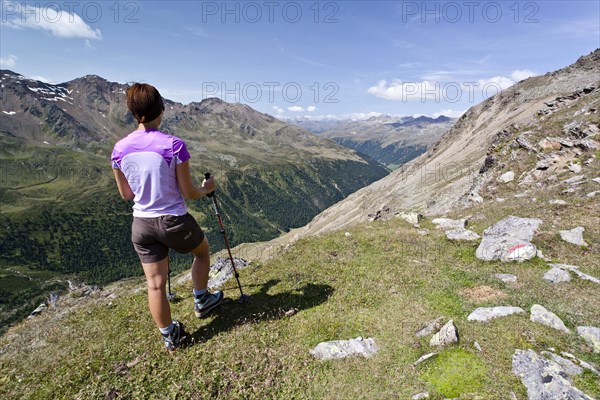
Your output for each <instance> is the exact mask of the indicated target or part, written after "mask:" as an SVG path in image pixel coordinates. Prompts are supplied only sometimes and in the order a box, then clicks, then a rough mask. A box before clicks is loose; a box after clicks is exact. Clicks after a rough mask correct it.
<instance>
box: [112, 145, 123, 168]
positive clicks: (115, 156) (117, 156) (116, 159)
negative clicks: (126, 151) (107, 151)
mask: <svg viewBox="0 0 600 400" xmlns="http://www.w3.org/2000/svg"><path fill="white" fill-rule="evenodd" d="M110 159H111V161H112V167H113V168H115V169H121V160H122V159H123V154H122V153H121V152H120V151H119V150H117V146H115V147H114V148H113V151H112V156H111V157H110Z"/></svg>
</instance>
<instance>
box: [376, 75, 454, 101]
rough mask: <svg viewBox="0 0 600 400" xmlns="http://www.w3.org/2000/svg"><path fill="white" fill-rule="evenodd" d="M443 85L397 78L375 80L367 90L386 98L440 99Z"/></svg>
mask: <svg viewBox="0 0 600 400" xmlns="http://www.w3.org/2000/svg"><path fill="white" fill-rule="evenodd" d="M442 89H443V87H442V84H440V83H439V82H429V81H421V82H402V81H401V80H399V79H396V80H394V81H393V82H391V83H388V82H387V81H386V80H381V81H379V82H377V85H376V86H371V87H370V88H369V89H368V90H367V92H368V93H370V94H372V95H374V96H376V97H381V98H383V99H386V100H395V101H411V100H421V101H423V102H424V101H426V100H427V99H430V98H431V99H440V98H441V91H442Z"/></svg>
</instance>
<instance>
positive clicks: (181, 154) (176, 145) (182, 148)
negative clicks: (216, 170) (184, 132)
mask: <svg viewBox="0 0 600 400" xmlns="http://www.w3.org/2000/svg"><path fill="white" fill-rule="evenodd" d="M173 156H174V157H176V159H177V161H176V162H177V164H181V163H183V162H186V161H187V160H189V159H190V158H191V157H190V153H189V152H188V150H187V147H186V145H185V142H184V141H183V140H181V139H179V138H178V137H173Z"/></svg>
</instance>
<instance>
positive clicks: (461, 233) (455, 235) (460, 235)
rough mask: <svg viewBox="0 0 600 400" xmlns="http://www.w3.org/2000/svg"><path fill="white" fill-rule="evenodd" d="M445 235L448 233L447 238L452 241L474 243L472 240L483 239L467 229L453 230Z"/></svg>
mask: <svg viewBox="0 0 600 400" xmlns="http://www.w3.org/2000/svg"><path fill="white" fill-rule="evenodd" d="M445 233H446V237H447V238H448V239H450V240H467V241H472V240H477V239H479V238H480V237H481V236H479V235H478V234H477V233H475V232H473V231H471V230H468V229H465V228H461V229H452V230H449V231H446V232H445Z"/></svg>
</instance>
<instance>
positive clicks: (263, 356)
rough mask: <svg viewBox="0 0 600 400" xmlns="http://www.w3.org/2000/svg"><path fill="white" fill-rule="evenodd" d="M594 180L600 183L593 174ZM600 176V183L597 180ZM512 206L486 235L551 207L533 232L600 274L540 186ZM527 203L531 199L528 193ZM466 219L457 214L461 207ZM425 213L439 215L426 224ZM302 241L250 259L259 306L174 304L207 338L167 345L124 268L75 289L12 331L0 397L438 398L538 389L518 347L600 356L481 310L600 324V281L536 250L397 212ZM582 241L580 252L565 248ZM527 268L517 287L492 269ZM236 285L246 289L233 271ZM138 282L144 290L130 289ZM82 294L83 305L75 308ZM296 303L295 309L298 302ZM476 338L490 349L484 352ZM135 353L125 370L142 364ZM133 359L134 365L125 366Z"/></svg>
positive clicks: (581, 383)
mask: <svg viewBox="0 0 600 400" xmlns="http://www.w3.org/2000/svg"><path fill="white" fill-rule="evenodd" d="M591 183H593V182H591ZM591 183H590V184H591ZM516 201H517V203H515V204H511V205H500V206H499V207H498V206H495V205H493V206H489V205H481V206H478V208H477V209H475V210H469V211H470V212H475V213H477V215H478V216H479V217H478V219H477V220H476V221H475V223H474V225H473V226H474V228H473V229H475V230H476V231H477V232H479V233H481V230H482V229H483V228H485V227H487V226H489V225H490V224H491V223H493V222H495V221H497V220H498V219H499V218H501V217H503V216H506V215H509V214H516V215H520V216H530V217H541V218H542V219H544V221H545V224H544V225H543V229H542V233H541V234H540V235H539V236H538V237H537V239H535V241H534V242H535V243H536V244H537V245H538V246H539V247H540V248H541V249H543V250H544V251H545V252H546V253H548V254H549V255H550V256H551V257H556V261H559V262H569V263H574V264H577V265H579V266H580V267H581V269H582V270H583V271H584V272H586V273H589V274H592V275H595V276H600V266H599V265H598V262H597V260H598V256H597V253H596V251H597V250H593V249H587V250H586V249H579V248H576V247H575V246H572V245H567V244H561V243H559V242H558V241H557V240H556V229H558V228H561V229H562V228H563V226H562V224H559V226H557V227H556V228H554V227H551V226H550V224H549V223H548V221H549V219H548V218H549V216H550V215H551V214H549V212H550V213H551V212H552V211H549V210H548V209H547V207H545V206H544V205H543V204H540V203H530V202H529V200H527V199H519V200H516ZM518 202H522V203H518ZM580 203H581V206H582V207H581V208H577V209H575V212H572V213H571V214H570V216H569V221H568V222H565V224H566V225H569V226H571V225H573V224H578V223H579V224H582V225H583V226H585V227H586V235H585V236H586V240H588V242H590V243H597V242H598V238H600V232H599V228H598V227H597V226H596V227H593V226H590V225H589V223H590V218H589V216H588V215H587V214H586V213H585V212H579V211H578V210H585V209H586V208H594V207H596V205H595V204H594V203H593V200H592V199H585V200H581V201H580ZM457 216H458V215H457ZM422 225H423V226H425V227H428V228H432V226H431V225H430V224H429V223H428V222H427V221H425V222H424V223H423V224H422ZM349 232H350V233H351V234H352V235H351V236H346V235H345V234H344V232H333V233H331V234H328V235H325V236H321V237H316V238H311V239H308V240H301V241H300V242H298V243H296V244H295V245H293V246H292V247H291V248H290V249H289V250H288V251H287V252H285V253H283V254H282V255H280V256H279V257H277V258H275V259H273V260H271V261H269V262H267V263H265V264H261V265H254V266H251V267H248V269H246V270H244V271H242V274H241V280H242V282H243V284H244V285H245V290H246V291H247V292H248V293H249V294H250V295H251V296H252V302H251V303H250V304H248V305H244V306H241V305H238V304H237V303H228V304H225V305H223V306H222V308H221V309H220V310H218V311H217V312H216V313H215V314H214V315H213V316H211V317H209V318H208V319H206V320H197V319H196V318H195V317H194V316H193V313H192V308H191V304H192V300H191V296H190V294H189V293H190V291H191V287H190V284H189V283H188V284H185V285H183V286H180V287H177V288H176V291H177V292H178V293H179V294H180V295H181V296H182V297H183V301H182V302H179V303H177V304H174V305H173V306H172V307H173V312H174V316H175V317H177V318H179V319H181V320H182V321H183V322H184V323H185V325H186V326H187V327H188V330H189V331H190V332H192V335H193V337H194V338H195V341H196V343H195V344H194V345H192V346H190V347H187V348H184V349H181V350H180V351H177V352H176V353H174V354H168V353H167V352H166V351H165V350H163V348H162V343H161V341H160V337H159V334H158V332H157V330H156V328H155V327H154V326H153V323H152V321H151V318H150V316H149V313H148V311H147V307H146V294H145V291H144V290H139V291H137V292H136V291H135V290H133V289H134V288H136V287H143V285H141V286H140V284H141V283H140V281H137V280H133V281H126V282H122V283H119V284H117V285H116V286H115V287H113V288H112V289H111V290H112V291H114V292H116V293H119V297H118V298H117V299H115V300H111V299H109V298H107V297H105V296H106V294H107V293H108V292H103V293H100V294H97V295H94V296H92V297H90V298H89V299H83V300H81V299H80V300H78V301H77V300H75V299H68V298H65V299H63V300H62V306H61V307H59V308H58V309H57V310H51V311H49V312H47V313H46V314H45V315H42V316H40V317H37V318H36V319H35V320H33V321H30V322H28V323H23V324H21V325H19V326H17V327H15V328H13V329H11V331H9V333H8V334H7V335H5V336H4V337H3V338H2V339H1V341H0V348H1V349H2V350H1V351H0V353H1V355H0V370H1V371H2V372H1V375H0V383H1V385H0V387H1V389H0V396H1V397H3V398H47V397H55V398H86V399H88V398H104V396H105V395H106V394H107V393H108V392H109V391H111V390H116V391H118V392H119V394H120V395H119V398H165V397H166V398H176V397H177V398H228V399H235V398H261V399H262V398H281V399H283V398H285V399H290V398H323V399H350V398H352V399H354V398H369V399H390V398H401V399H405V398H408V397H409V396H411V395H412V394H414V393H416V392H420V391H423V390H429V391H430V392H431V393H432V395H433V397H432V398H440V399H441V398H443V397H456V396H460V398H461V399H474V398H484V399H506V398H508V396H509V392H510V391H514V392H515V393H517V395H518V397H519V398H524V397H525V389H524V387H523V386H522V385H521V384H520V382H519V380H518V379H517V378H516V377H515V376H514V375H513V374H512V373H511V357H512V354H513V352H514V350H515V349H517V348H521V349H522V348H533V349H536V350H544V349H546V348H547V347H555V348H556V349H557V350H559V351H569V352H572V353H574V354H575V355H576V356H578V357H580V358H582V359H584V360H587V361H591V362H595V363H597V364H600V356H599V355H597V354H595V355H594V354H592V353H591V351H590V348H589V347H588V346H586V345H585V343H584V342H583V341H582V340H581V339H580V338H579V337H578V336H577V335H576V334H571V335H563V334H560V333H557V332H556V331H553V330H552V329H550V328H546V327H543V326H541V325H538V324H534V323H532V322H530V321H529V320H528V318H527V316H522V315H521V316H511V317H507V318H502V319H499V320H495V321H493V322H492V323H489V324H481V323H475V322H468V321H467V320H466V317H467V315H468V314H469V313H470V312H471V311H472V310H473V309H475V308H476V307H478V306H496V305H514V306H521V307H523V308H524V309H526V310H528V309H529V307H530V306H531V305H532V304H534V303H540V304H542V305H544V306H546V307H547V308H548V309H550V310H551V311H554V312H555V313H556V314H558V315H559V316H560V317H561V318H563V320H564V321H565V323H566V324H567V326H568V327H569V328H571V329H573V328H575V326H577V325H594V324H596V325H597V321H599V320H600V298H599V296H598V287H597V285H594V284H593V283H591V282H584V281H581V280H578V279H574V280H573V282H571V283H568V284H563V285H558V286H553V285H550V284H549V283H547V282H545V281H544V280H542V279H541V276H542V275H543V273H544V272H545V271H546V270H547V269H548V267H546V265H545V263H543V262H542V261H541V260H539V259H534V260H532V261H529V262H525V263H521V264H514V263H513V264H501V263H499V262H483V261H480V260H477V259H476V258H475V257H474V253H475V248H476V245H473V244H456V243H452V242H449V241H447V240H446V239H445V237H444V236H443V235H442V233H441V232H438V231H435V230H434V229H432V231H431V233H430V234H429V235H428V236H421V235H419V234H418V233H417V232H416V230H415V229H414V228H413V227H410V226H408V225H407V224H405V223H404V222H403V221H400V220H397V219H393V220H391V221H388V222H373V223H370V224H363V225H358V226H356V227H354V228H353V229H351V230H350V231H349ZM567 254H568V256H567ZM497 272H505V273H514V274H516V275H517V276H518V277H519V281H518V283H517V284H515V285H510V284H504V283H502V282H501V281H498V280H496V279H495V278H494V277H493V274H494V273H497ZM480 285H488V286H490V287H492V288H494V289H497V290H500V291H502V292H503V293H505V295H506V298H503V299H493V300H487V301H483V302H478V301H476V300H475V299H469V298H468V297H466V296H465V295H463V294H461V293H462V290H464V289H465V288H471V287H476V286H480ZM225 290H226V294H228V295H229V296H233V297H236V296H237V291H236V288H235V286H234V284H233V283H232V282H230V283H228V284H227V285H226V287H225ZM132 292H133V294H131V293H132ZM68 303H73V304H75V305H71V306H70V307H68V306H67V304H68ZM293 307H295V308H297V309H299V312H298V313H297V314H296V315H293V316H291V317H288V316H285V315H284V313H285V311H287V310H289V309H291V308H293ZM437 316H445V317H447V318H453V319H454V320H455V323H456V325H457V326H458V329H459V332H460V339H461V341H460V344H459V345H458V346H453V347H450V348H448V349H445V350H443V351H442V352H441V354H440V356H439V357H438V358H437V359H433V360H430V361H428V362H426V363H425V364H422V365H420V366H418V367H413V366H412V362H414V361H415V360H416V359H417V358H418V357H420V356H421V355H423V354H425V353H427V352H429V351H430V349H429V346H428V340H429V338H423V339H421V340H418V339H417V338H416V337H415V336H414V332H415V331H416V330H417V329H418V328H419V327H421V326H422V325H423V324H424V323H426V322H427V321H429V320H431V319H433V318H435V317H437ZM356 336H364V337H374V338H375V339H376V341H377V345H378V347H379V348H380V350H379V352H378V354H377V355H376V356H374V357H373V358H371V359H368V360H367V359H358V358H355V359H348V360H343V361H333V362H319V361H316V360H314V359H313V358H312V356H311V355H310V354H309V353H308V351H309V350H310V349H311V348H312V347H314V346H315V345H316V344H317V343H319V342H321V341H325V340H333V339H347V338H352V337H356ZM474 341H478V342H479V343H480V345H481V346H482V347H483V352H482V353H479V352H477V351H476V350H475V349H474V347H473V342H474ZM128 362H133V363H134V364H135V365H133V366H131V367H130V368H123V366H124V365H125V364H126V363H128ZM119 371H120V372H119ZM575 382H576V385H577V386H578V387H580V388H581V389H583V390H585V391H586V392H588V393H589V394H591V395H593V396H598V395H600V387H599V386H598V381H597V378H595V377H594V376H592V375H591V374H589V373H586V374H584V375H583V376H581V377H579V378H577V379H576V380H575Z"/></svg>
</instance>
